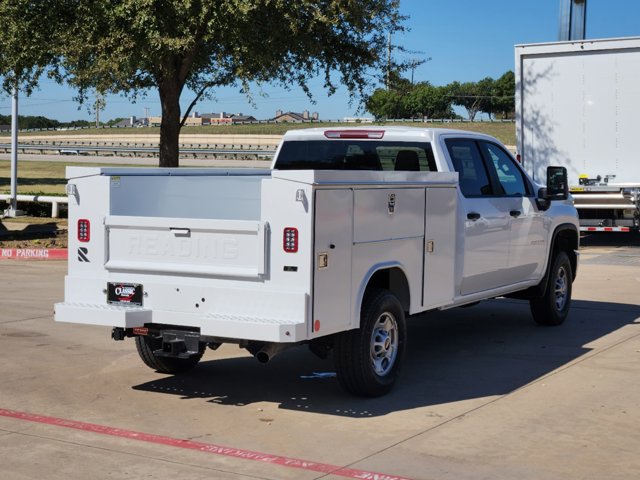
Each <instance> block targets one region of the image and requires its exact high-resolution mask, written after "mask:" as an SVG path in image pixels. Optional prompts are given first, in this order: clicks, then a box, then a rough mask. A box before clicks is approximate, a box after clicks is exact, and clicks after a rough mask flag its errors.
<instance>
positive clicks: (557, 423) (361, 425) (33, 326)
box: [0, 237, 640, 480]
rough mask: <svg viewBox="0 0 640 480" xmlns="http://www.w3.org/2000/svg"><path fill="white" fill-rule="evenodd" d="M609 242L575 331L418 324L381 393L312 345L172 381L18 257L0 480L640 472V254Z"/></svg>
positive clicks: (1, 339)
mask: <svg viewBox="0 0 640 480" xmlns="http://www.w3.org/2000/svg"><path fill="white" fill-rule="evenodd" d="M601 238H602V237H598V238H595V239H594V238H591V239H587V241H586V242H585V247H584V248H583V251H582V258H581V265H580V269H579V275H578V280H577V282H576V283H575V284H574V303H573V306H572V310H571V313H570V316H569V319H568V320H567V322H566V323H565V324H564V325H562V326H560V327H555V328H543V327H539V326H537V325H535V324H534V323H533V321H532V319H531V317H530V314H529V309H528V305H527V304H526V303H523V302H520V301H516V300H506V299H498V300H492V301H487V302H483V303H482V304H480V305H478V306H476V307H472V308H464V309H454V310H449V311H445V312H438V313H433V314H429V315H423V316H419V317H416V318H412V319H411V320H410V321H409V347H408V354H407V357H406V359H405V360H406V363H405V367H404V371H403V374H402V377H401V381H400V382H399V384H398V385H397V387H396V389H395V390H394V391H393V392H392V393H391V394H389V395H388V396H386V397H384V398H379V399H359V398H354V397H350V396H348V395H347V394H345V393H343V392H342V391H341V390H340V388H339V387H338V384H337V382H336V379H335V378H334V376H333V375H332V372H333V365H332V363H331V362H330V361H322V360H319V359H317V358H316V357H314V356H313V355H312V354H311V353H310V352H308V350H307V349H305V348H304V347H301V348H297V349H293V350H291V351H288V352H285V353H283V354H281V355H280V356H278V357H276V358H275V359H274V360H273V361H272V362H271V363H269V364H267V365H261V364H259V363H258V362H257V361H256V360H255V359H254V358H252V357H250V356H249V355H248V354H246V353H245V352H244V350H240V349H238V348H237V347H234V346H223V347H222V348H220V349H219V350H217V351H215V352H214V351H208V352H207V353H206V354H205V357H204V358H203V361H202V363H201V364H200V365H199V366H198V367H197V368H196V369H195V370H194V371H192V372H190V373H188V374H185V375H182V376H171V375H162V374H158V373H156V372H154V371H152V370H150V369H149V368H147V367H145V366H144V365H143V364H142V362H141V361H140V360H139V358H138V356H137V353H136V351H135V345H134V343H133V341H132V340H127V341H125V342H114V341H112V340H111V339H110V330H109V329H108V328H103V327H94V326H82V325H72V324H61V323H54V322H53V319H52V310H53V303H55V302H56V301H60V300H61V299H62V297H63V279H64V274H65V270H66V263H65V262H56V261H46V262H36V261H31V262H21V261H13V260H12V261H4V262H3V263H2V264H1V265H0V285H2V290H1V293H0V295H1V298H2V301H1V306H2V307H1V308H0V351H1V352H2V354H1V356H2V362H0V458H1V459H2V466H1V467H0V472H2V474H1V475H0V477H2V478H10V479H14V480H18V479H36V478H37V479H43V478H46V479H76V478H82V479H103V478H109V479H125V478H126V479H131V478H156V479H173V478H178V477H180V478H189V479H200V478H202V479H204V478H208V479H211V478H216V479H218V478H220V479H238V478H261V479H288V478H292V479H293V478H296V479H297V478H302V479H312V478H336V479H337V478H369V479H374V478H378V479H385V478H386V479H393V478H411V479H425V480H426V479H456V480H459V479H478V478H490V479H514V478H518V479H556V478H557V479H592V478H607V479H630V478H637V476H638V472H639V471H640V458H639V455H638V452H640V428H638V425H640V382H639V381H638V379H640V245H639V244H638V243H637V239H635V240H632V241H627V240H622V241H620V240H618V241H616V242H611V241H609V242H607V241H604V242H603V241H602V240H601ZM610 238H611V237H610ZM618 238H619V237H618ZM603 243H604V244H603Z"/></svg>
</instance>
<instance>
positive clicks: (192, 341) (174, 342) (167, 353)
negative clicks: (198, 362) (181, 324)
mask: <svg viewBox="0 0 640 480" xmlns="http://www.w3.org/2000/svg"><path fill="white" fill-rule="evenodd" d="M161 334H162V348H160V349H158V350H154V351H153V354H154V355H155V356H157V357H173V358H190V357H193V356H195V355H199V354H200V334H199V333H197V332H189V331H185V330H163V331H162V332H161Z"/></svg>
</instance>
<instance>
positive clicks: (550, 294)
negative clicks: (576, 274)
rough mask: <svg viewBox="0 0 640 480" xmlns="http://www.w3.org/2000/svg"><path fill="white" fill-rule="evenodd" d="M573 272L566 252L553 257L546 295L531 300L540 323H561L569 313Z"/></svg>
mask: <svg viewBox="0 0 640 480" xmlns="http://www.w3.org/2000/svg"><path fill="white" fill-rule="evenodd" d="M572 282H573V274H572V270H571V261H570V260H569V257H568V255H567V254H566V252H558V253H556V255H555V256H554V258H553V264H552V265H551V270H550V272H549V280H548V281H547V287H546V289H545V291H544V295H543V296H542V297H538V298H532V299H531V300H530V301H529V305H530V306H531V313H532V314H533V319H534V320H535V321H536V322H537V323H538V324H540V325H560V324H561V323H562V322H564V320H565V319H566V318H567V315H568V314H569V306H570V304H571V284H572Z"/></svg>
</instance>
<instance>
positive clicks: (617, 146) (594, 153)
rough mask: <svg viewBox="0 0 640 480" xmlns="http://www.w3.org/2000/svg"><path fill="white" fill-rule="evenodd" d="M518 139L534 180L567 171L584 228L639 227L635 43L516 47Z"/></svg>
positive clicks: (638, 48) (638, 41) (639, 60)
mask: <svg viewBox="0 0 640 480" xmlns="http://www.w3.org/2000/svg"><path fill="white" fill-rule="evenodd" d="M515 67H516V138H517V153H518V155H520V159H521V162H522V165H523V166H524V168H525V170H526V171H527V172H528V173H529V174H530V175H531V176H532V177H533V179H534V180H540V179H542V178H544V174H545V169H546V167H547V166H548V165H563V166H565V167H566V168H567V170H568V176H569V184H570V191H571V194H572V195H573V197H574V199H575V205H576V208H577V209H578V212H579V215H580V226H581V230H583V231H618V232H629V231H633V230H636V231H637V230H638V227H639V226H640V149H639V148H638V144H637V143H636V140H637V138H636V136H637V135H638V123H639V119H640V38H620V39H606V40H581V41H572V42H558V43H545V44H536V45H517V46H516V47H515Z"/></svg>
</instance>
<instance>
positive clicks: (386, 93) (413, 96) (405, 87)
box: [365, 71, 515, 121]
mask: <svg viewBox="0 0 640 480" xmlns="http://www.w3.org/2000/svg"><path fill="white" fill-rule="evenodd" d="M392 78H393V81H392V82H390V83H389V89H388V90H387V89H383V88H378V89H377V90H375V91H374V92H373V94H371V95H370V96H369V97H367V99H366V102H365V107H366V109H367V110H368V111H369V112H371V113H372V114H373V115H374V116H375V117H376V118H455V117H457V116H458V115H456V114H455V112H454V111H453V106H454V105H456V106H460V107H463V108H464V109H465V110H466V111H467V116H468V118H469V120H471V121H473V120H474V119H475V118H476V116H477V115H478V114H479V113H481V112H482V113H486V114H487V115H489V116H490V117H495V116H500V117H501V118H513V116H514V111H515V99H514V96H515V77H514V74H513V72H512V71H508V72H506V73H505V74H504V75H502V76H501V77H500V78H499V79H497V80H494V79H492V78H491V77H485V78H483V79H482V80H480V81H478V82H464V83H460V82H457V81H455V82H452V83H450V84H448V85H443V86H434V85H432V84H431V83H430V82H426V81H423V82H418V83H416V84H412V83H411V82H410V81H409V80H407V79H404V78H400V77H398V76H397V75H396V76H392Z"/></svg>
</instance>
